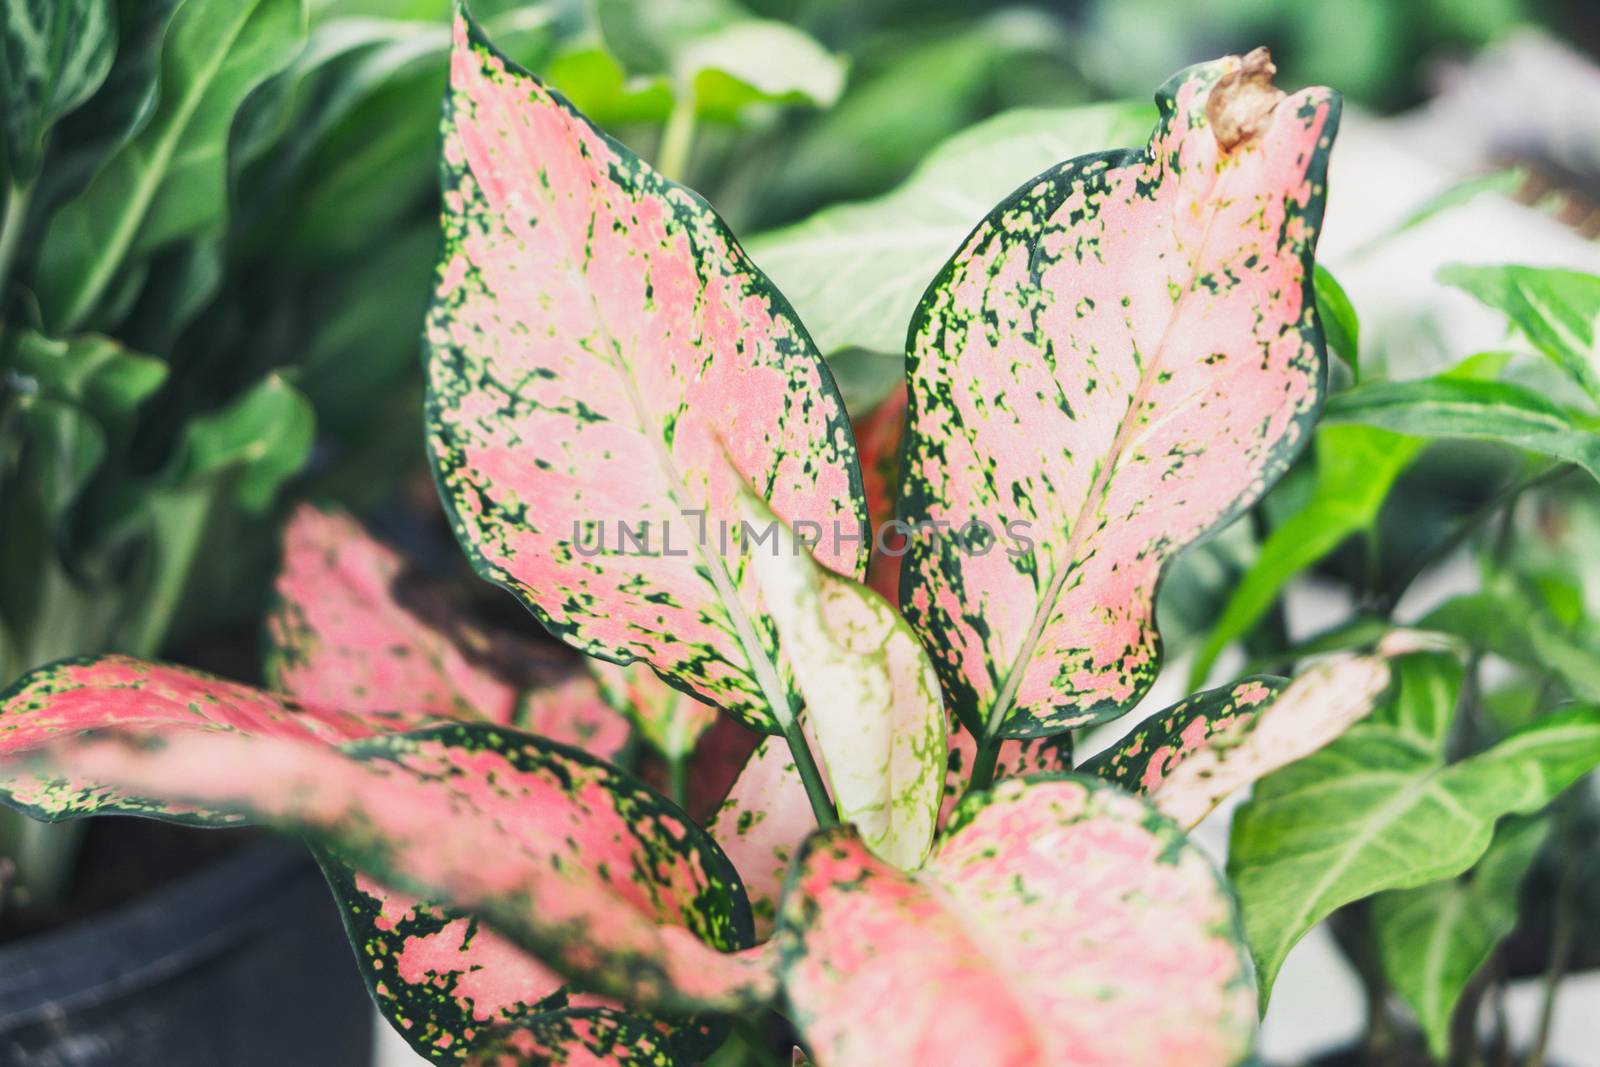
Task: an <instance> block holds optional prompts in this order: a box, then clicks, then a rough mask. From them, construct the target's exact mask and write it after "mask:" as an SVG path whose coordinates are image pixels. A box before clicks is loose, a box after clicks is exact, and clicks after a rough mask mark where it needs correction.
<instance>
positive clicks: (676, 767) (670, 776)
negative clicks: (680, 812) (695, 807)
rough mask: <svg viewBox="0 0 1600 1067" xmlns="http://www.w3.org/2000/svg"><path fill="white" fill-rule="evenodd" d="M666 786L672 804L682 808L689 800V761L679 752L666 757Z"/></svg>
mask: <svg viewBox="0 0 1600 1067" xmlns="http://www.w3.org/2000/svg"><path fill="white" fill-rule="evenodd" d="M667 786H668V792H669V794H670V795H671V797H672V802H673V803H674V804H676V805H678V807H680V808H681V807H684V806H685V804H686V802H687V801H688V799H689V761H688V760H687V759H685V758H684V756H683V753H681V752H679V753H676V754H674V755H671V756H668V757H667Z"/></svg>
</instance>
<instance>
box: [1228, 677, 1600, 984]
mask: <svg viewBox="0 0 1600 1067" xmlns="http://www.w3.org/2000/svg"><path fill="white" fill-rule="evenodd" d="M1402 671H1403V676H1402V680H1401V685H1400V689H1399V692H1398V693H1397V694H1396V696H1395V698H1394V701H1393V702H1392V703H1391V704H1389V705H1387V706H1386V707H1385V708H1383V709H1380V710H1379V712H1377V713H1375V714H1374V715H1373V716H1372V717H1371V719H1369V720H1368V721H1366V722H1363V723H1359V724H1357V725H1356V726H1354V727H1352V728H1351V729H1350V731H1349V732H1347V733H1346V734H1345V735H1344V736H1343V737H1341V738H1340V739H1339V740H1337V741H1335V742H1334V743H1333V744H1331V745H1329V746H1328V747H1327V748H1324V749H1323V750H1322V751H1320V752H1318V753H1317V754H1316V755H1314V756H1311V757H1310V758H1309V759H1305V760H1302V761H1301V762H1299V763H1296V764H1292V765H1290V766H1289V767H1286V768H1284V769H1283V770H1281V771H1279V772H1277V773H1276V774H1272V775H1269V776H1268V777H1266V778H1263V779H1262V780H1261V781H1260V782H1258V783H1256V787H1255V790H1254V792H1253V794H1252V796H1251V798H1250V800H1249V801H1248V802H1247V803H1246V804H1245V805H1244V806H1242V807H1241V808H1240V809H1239V810H1238V812H1237V813H1235V815H1234V820H1233V834H1232V841H1231V844H1230V846H1229V854H1228V873H1229V877H1230V879H1231V880H1232V882H1233V885H1234V889H1235V891H1236V892H1237V894H1238V897H1239V903H1240V906H1241V907H1242V908H1243V910H1244V925H1245V932H1246V934H1247V936H1248V938H1249V941H1250V947H1251V952H1252V953H1253V954H1254V956H1255V959H1256V970H1257V974H1258V975H1259V976H1260V980H1261V985H1262V989H1263V991H1264V992H1267V991H1270V990H1271V988H1272V983H1273V981H1274V979H1276V977H1277V975H1278V970H1279V968H1280V967H1281V966H1282V965H1283V961H1284V958H1285V957H1286V956H1287V955H1288V953H1289V949H1290V948H1292V947H1293V946H1294V944H1295V943H1296V942H1297V941H1299V940H1300V938H1301V937H1303V936H1304V935H1305V933H1306V932H1307V931H1308V930H1310V929H1311V928H1312V927H1313V926H1315V925H1316V924H1317V923H1319V922H1321V921H1322V920H1323V919H1324V918H1326V917H1327V916H1328V915H1330V914H1332V913H1333V912H1334V911H1335V910H1336V909H1338V908H1340V907H1342V906H1343V905H1345V904H1348V903H1351V902H1352V901H1356V900H1360V899H1362V898H1364V897H1368V896H1371V895H1372V894H1374V893H1378V892H1381V891H1384V890H1390V889H1409V888H1414V887H1416V886H1421V885H1426V884H1428V883H1430V882H1435V881H1438V880H1439V879H1441V878H1449V877H1452V876H1455V875H1458V874H1460V873H1461V872H1463V871H1465V870H1466V869H1467V868H1468V867H1470V866H1472V864H1473V863H1474V862H1476V861H1477V859H1478V858H1479V857H1480V856H1481V855H1482V854H1483V852H1484V849H1486V848H1487V847H1488V845H1489V841H1490V838H1491V837H1492V835H1493V832H1494V825H1495V821H1496V820H1498V819H1499V818H1501V817H1502V816H1505V815H1510V814H1528V813H1532V812H1535V811H1538V810H1539V809H1540V808H1542V807H1544V806H1545V805H1546V804H1547V803H1549V802H1550V801H1551V800H1552V799H1554V797H1555V796H1556V795H1557V794H1558V793H1560V792H1561V791H1562V790H1563V789H1565V788H1566V787H1567V786H1568V785H1570V784H1572V782H1574V781H1575V780H1577V779H1578V778H1579V777H1581V776H1582V775H1584V774H1586V773H1587V772H1588V771H1590V770H1591V769H1593V767H1594V766H1595V764H1596V763H1600V707H1597V706H1593V705H1580V706H1573V707H1569V708H1566V709H1564V710H1561V711H1558V712H1555V713H1552V714H1550V715H1548V716H1546V717H1544V718H1542V719H1540V720H1538V721H1536V722H1534V723H1532V724H1530V725H1529V726H1527V727H1526V728H1524V729H1522V730H1520V731H1518V732H1516V733H1514V734H1512V735H1511V736H1510V737H1508V738H1506V739H1505V740H1504V741H1502V742H1500V743H1499V744H1498V745H1496V746H1494V747H1493V748H1491V749H1489V750H1487V751H1485V752H1481V753H1479V754H1477V755H1475V756H1472V757H1470V758H1468V759H1465V760H1462V761H1461V762H1459V763H1453V764H1450V763H1446V762H1445V758H1444V755H1443V753H1442V751H1441V750H1442V738H1443V730H1442V729H1441V727H1440V725H1439V724H1440V723H1441V721H1448V713H1447V712H1446V711H1445V709H1446V708H1447V707H1451V706H1453V704H1454V699H1455V690H1456V688H1457V687H1458V686H1459V682H1460V673H1461V672H1460V665H1459V663H1457V662H1455V661H1454V660H1453V659H1450V658H1447V657H1443V656H1437V655H1434V656H1424V657H1416V658H1415V659H1414V660H1412V661H1409V662H1405V663H1403V665H1402Z"/></svg>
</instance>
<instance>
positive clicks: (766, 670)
mask: <svg viewBox="0 0 1600 1067" xmlns="http://www.w3.org/2000/svg"><path fill="white" fill-rule="evenodd" d="M556 106H559V105H556ZM496 107H497V109H500V105H499V104H498V103H497V105H496ZM560 114H561V117H562V119H563V125H564V126H566V127H567V129H568V130H569V131H572V132H573V133H574V134H576V131H575V130H573V119H572V117H570V116H568V115H567V114H566V113H564V112H560ZM578 121H582V120H581V119H580V120H578ZM637 165H638V166H639V167H640V168H643V167H645V163H644V161H643V160H638V161H637ZM539 187H540V188H541V190H543V189H544V186H543V184H542V183H540V185H539ZM544 200H545V203H546V204H547V205H548V206H549V207H550V209H551V211H552V216H551V217H552V218H554V219H556V220H558V221H557V222H556V223H555V225H556V226H557V227H558V228H563V227H561V224H560V222H559V220H560V219H561V218H562V215H561V212H560V210H559V207H558V205H556V204H554V203H553V202H552V201H551V200H550V199H549V196H548V192H546V196H545V197H544ZM592 221H593V216H592V212H591V224H592ZM563 229H564V228H563ZM564 236H565V237H566V241H565V244H566V255H567V259H568V262H569V264H570V265H571V269H570V270H569V271H568V272H567V278H568V281H569V282H570V283H571V284H572V285H573V286H574V287H576V288H577V289H578V290H579V294H580V298H581V299H584V300H585V301H586V302H587V303H588V305H589V308H590V311H591V313H592V317H593V320H594V323H595V328H596V331H597V333H598V334H599V336H600V338H601V339H602V341H603V342H604V343H605V344H606V346H607V347H608V348H609V349H610V352H611V357H610V358H609V359H607V360H606V361H607V362H608V363H610V364H611V366H612V368H613V369H614V370H615V371H616V373H617V376H618V378H620V379H621V381H622V384H623V388H624V391H625V393H626V395H627V397H628V403H629V406H630V407H632V409H633V414H634V418H635V420H636V421H637V423H638V425H639V429H640V430H641V432H642V433H643V436H644V437H645V438H646V439H648V440H649V442H650V447H651V451H652V452H654V454H655V456H656V461H657V462H658V463H659V464H660V466H661V470H662V473H663V475H664V476H665V477H666V480H667V492H668V495H669V497H670V498H671V500H672V502H673V503H674V504H676V505H678V506H679V507H680V508H681V507H682V503H681V502H682V500H684V499H686V498H687V497H688V490H687V487H686V486H685V485H684V482H683V478H682V475H681V473H680V472H679V470H678V465H677V462H676V461H675V460H674V459H673V458H672V455H671V454H670V453H669V452H668V451H667V448H666V445H665V443H664V437H665V435H664V433H663V432H662V428H661V426H660V424H659V423H658V422H657V420H656V419H655V418H654V417H653V416H651V415H650V413H649V409H648V408H647V407H646V406H645V403H644V398H643V396H641V395H640V393H639V383H638V382H637V381H636V380H635V379H634V376H633V374H632V368H631V364H630V363H629V362H628V359H627V357H626V356H625V355H624V354H623V351H622V345H621V344H620V343H619V342H618V340H617V338H616V336H615V335H613V334H612V332H611V330H610V329H609V328H607V326H606V316H605V314H604V309H603V308H602V307H601V306H600V302H599V299H598V297H597V296H596V295H595V291H594V287H593V286H591V285H588V284H587V283H586V281H585V279H586V278H587V273H588V272H587V269H586V267H585V266H583V265H580V260H579V257H577V256H576V255H574V254H573V252H572V249H573V247H574V244H573V241H572V234H571V233H565V234H564ZM580 247H581V246H580ZM713 358H715V355H714V354H713ZM729 466H730V467H732V462H731V461H730V462H729ZM735 473H736V474H738V471H737V469H735ZM739 476H740V477H741V479H742V477H743V475H739ZM709 502H710V501H709V500H708V501H707V503H708V504H709ZM702 540H703V539H702V538H698V537H694V538H690V541H691V542H692V543H693V544H694V549H695V555H696V556H697V557H698V558H699V559H700V562H701V564H702V565H703V566H704V568H705V572H706V574H707V575H708V576H709V577H710V578H711V584H712V586H713V587H714V588H715V589H716V591H717V596H718V598H719V599H720V600H721V601H722V605H723V609H724V610H725V611H726V612H727V615H728V620H729V622H731V623H732V624H733V627H734V631H735V637H736V638H737V640H738V641H739V644H740V646H741V647H742V648H743V649H744V653H745V658H746V659H747V660H748V661H749V664H750V669H751V673H752V674H753V675H754V677H755V682H756V685H757V686H758V687H759V688H760V690H761V695H762V696H763V697H765V698H766V701H767V703H768V705H769V706H770V710H771V713H772V716H773V718H774V719H775V720H776V721H777V722H778V725H779V726H780V727H781V728H782V729H784V730H787V729H788V728H789V727H790V726H792V725H793V722H794V715H793V714H792V713H791V710H790V707H789V697H788V691H787V689H786V688H785V687H784V685H783V683H782V680H781V679H780V678H779V677H778V669H777V665H776V664H775V663H774V662H773V661H772V658H771V657H770V656H768V655H767V652H766V648H765V646H763V645H762V644H761V641H760V638H759V637H758V636H757V634H756V631H755V625H754V623H753V622H752V620H751V619H750V616H749V614H748V613H747V612H746V611H745V610H744V604H743V603H742V602H741V601H740V600H739V597H738V592H737V589H736V588H735V586H734V584H733V578H732V576H731V575H730V574H729V573H728V571H727V568H726V567H724V566H723V563H722V559H721V557H714V556H713V555H711V554H710V553H708V552H707V551H706V546H705V545H704V544H702V543H701V542H702Z"/></svg>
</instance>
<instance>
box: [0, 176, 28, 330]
mask: <svg viewBox="0 0 1600 1067" xmlns="http://www.w3.org/2000/svg"><path fill="white" fill-rule="evenodd" d="M32 196H33V183H32V182H27V183H24V184H22V185H13V186H11V188H10V190H9V191H8V193H7V195H6V211H5V216H4V218H3V219H0V314H3V313H4V311H5V295H6V282H8V281H9V280H10V277H11V265H12V263H14V262H15V261H16V258H17V249H19V248H20V247H22V231H23V230H24V229H25V228H26V226H27V223H28V201H29V200H30V199H31V198H32Z"/></svg>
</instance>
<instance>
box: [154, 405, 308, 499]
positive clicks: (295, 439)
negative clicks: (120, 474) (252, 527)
mask: <svg viewBox="0 0 1600 1067" xmlns="http://www.w3.org/2000/svg"><path fill="white" fill-rule="evenodd" d="M315 436H316V412H315V411H314V410H313V409H312V407H311V403H310V401H308V400H306V398H305V397H304V396H303V395H301V393H300V391H299V390H297V389H296V388H295V387H294V386H292V385H290V384H289V383H288V382H286V381H284V380H283V379H282V378H281V377H279V376H278V375H276V374H271V375H268V376H267V377H266V378H264V379H263V380H262V381H261V382H260V383H259V384H258V385H256V387H255V388H253V389H251V390H250V391H249V392H247V393H245V394H244V395H243V396H241V397H240V398H239V399H237V400H235V401H234V402H233V403H231V404H229V405H228V406H227V407H224V408H221V409H219V410H217V411H212V412H208V413H206V414H204V415H201V416H198V417H197V418H195V419H194V420H193V421H191V422H190V423H189V424H188V426H186V427H184V432H183V440H182V442H181V443H180V445H179V447H178V451H177V453H176V455H175V456H174V457H173V461H172V464H171V466H170V467H168V469H167V471H166V474H165V483H166V484H167V485H168V486H182V485H192V484H195V483H197V482H200V481H203V480H206V479H209V478H212V477H216V476H221V475H224V474H226V475H229V476H231V477H232V478H234V479H235V481H234V483H233V484H234V487H235V492H236V493H237V494H238V499H239V502H240V503H241V504H242V505H244V507H245V509H246V510H248V511H260V510H262V509H263V508H265V507H266V506H267V505H268V504H270V503H271V502H272V498H273V496H274V495H276V493H277V491H278V487H279V486H280V485H282V484H283V482H284V481H285V479H287V478H288V477H289V476H290V475H292V474H294V473H295V472H296V471H298V470H299V469H300V468H301V466H303V465H304V464H305V461H306V459H307V458H309V457H310V455H311V446H312V443H313V441H314V440H315Z"/></svg>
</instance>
